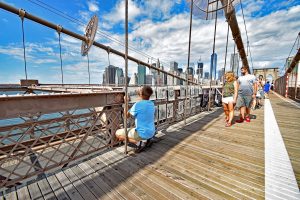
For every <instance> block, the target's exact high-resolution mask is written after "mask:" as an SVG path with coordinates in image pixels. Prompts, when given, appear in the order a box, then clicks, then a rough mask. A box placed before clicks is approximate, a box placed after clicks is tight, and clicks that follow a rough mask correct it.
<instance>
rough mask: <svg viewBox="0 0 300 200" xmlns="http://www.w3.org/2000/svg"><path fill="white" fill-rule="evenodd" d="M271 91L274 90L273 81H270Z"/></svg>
mask: <svg viewBox="0 0 300 200" xmlns="http://www.w3.org/2000/svg"><path fill="white" fill-rule="evenodd" d="M270 89H271V90H272V91H273V90H274V82H273V81H272V83H271V88H270Z"/></svg>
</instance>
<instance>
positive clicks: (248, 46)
mask: <svg viewBox="0 0 300 200" xmlns="http://www.w3.org/2000/svg"><path fill="white" fill-rule="evenodd" d="M240 3H241V9H242V15H243V21H244V26H245V31H246V37H247V56H248V48H249V52H250V59H251V68H252V71H253V62H252V55H251V49H250V44H249V37H248V31H247V26H246V20H245V15H244V9H243V3H242V0H240Z"/></svg>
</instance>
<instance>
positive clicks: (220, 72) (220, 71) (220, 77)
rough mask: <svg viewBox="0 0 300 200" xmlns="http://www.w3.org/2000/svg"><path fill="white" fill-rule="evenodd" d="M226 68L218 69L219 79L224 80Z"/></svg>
mask: <svg viewBox="0 0 300 200" xmlns="http://www.w3.org/2000/svg"><path fill="white" fill-rule="evenodd" d="M223 76H224V68H222V69H219V70H218V80H220V81H223Z"/></svg>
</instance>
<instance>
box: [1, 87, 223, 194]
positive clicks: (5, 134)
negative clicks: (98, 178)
mask: <svg viewBox="0 0 300 200" xmlns="http://www.w3.org/2000/svg"><path fill="white" fill-rule="evenodd" d="M157 90H159V89H157V88H156V91H157ZM208 90H209V89H203V90H202V92H199V91H198V93H195V91H194V92H193V91H192V90H190V92H187V95H188V98H187V102H188V103H187V104H185V103H184V102H185V98H184V95H182V92H183V91H180V89H179V90H177V89H174V98H173V97H172V98H170V97H169V96H168V97H167V98H165V99H162V98H160V99H156V100H155V105H156V109H157V111H156V115H155V121H156V126H157V129H161V128H163V127H164V126H165V125H168V124H170V123H174V122H176V121H179V120H182V119H184V115H186V116H192V115H195V114H196V113H199V112H201V111H202V110H203V109H207V106H208V103H209V102H208V99H209V98H208ZM180 92H181V95H180ZM156 93H157V92H156ZM156 95H161V93H157V94H156ZM167 95H168V92H167ZM211 95H212V97H211V99H213V100H215V99H216V98H219V99H220V94H219V93H217V92H216V89H213V90H212V92H211ZM123 97H124V93H123V92H114V91H112V92H102V93H86V94H85V93H82V94H60V95H59V94H52V95H51V94H43V95H33V94H31V95H22V96H10V97H0V102H1V104H0V105H1V106H0V188H1V189H4V188H5V187H9V186H13V185H15V184H19V183H22V182H24V180H29V178H35V177H43V176H44V175H45V174H44V173H45V172H47V173H49V172H51V171H55V170H58V169H59V168H60V167H64V166H66V165H68V164H69V163H70V162H72V161H77V160H80V159H82V158H84V157H86V156H90V155H92V154H93V153H95V152H101V150H107V149H108V148H110V147H112V146H113V145H114V144H115V143H116V142H118V141H116V139H115V132H116V130H117V129H119V128H123V107H122V105H123Z"/></svg>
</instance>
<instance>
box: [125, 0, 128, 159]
mask: <svg viewBox="0 0 300 200" xmlns="http://www.w3.org/2000/svg"><path fill="white" fill-rule="evenodd" d="M127 77H128V0H125V108H124V129H125V136H126V137H125V150H124V152H125V154H127V145H128V131H127V112H128V98H127V95H128V88H127V87H128V84H127Z"/></svg>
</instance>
